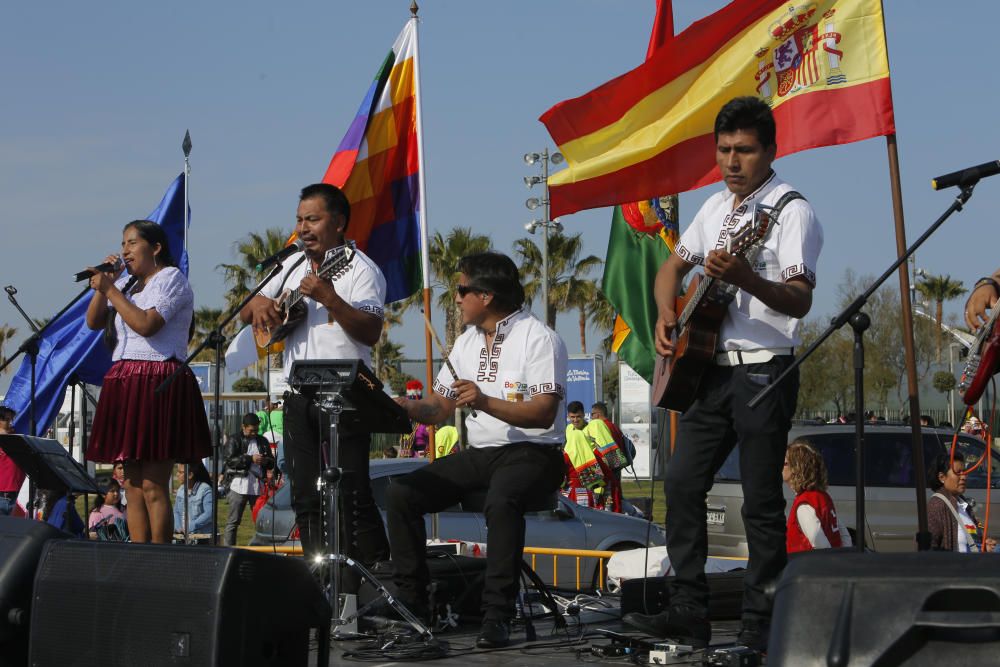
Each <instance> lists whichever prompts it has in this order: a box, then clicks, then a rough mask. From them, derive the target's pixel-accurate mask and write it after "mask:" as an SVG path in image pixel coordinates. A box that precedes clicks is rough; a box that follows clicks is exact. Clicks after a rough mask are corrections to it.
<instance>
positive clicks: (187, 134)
mask: <svg viewBox="0 0 1000 667" xmlns="http://www.w3.org/2000/svg"><path fill="white" fill-rule="evenodd" d="M192 145H193V144H192V143H191V131H190V130H184V141H183V142H182V143H181V150H183V151H184V247H183V250H182V252H187V247H188V225H189V224H190V223H191V220H190V219H189V218H188V216H189V215H190V213H189V211H188V180H190V178H191V160H190V159H189V158H190V157H191V146H192ZM178 261H180V258H178ZM190 270H191V261H190V260H188V271H190Z"/></svg>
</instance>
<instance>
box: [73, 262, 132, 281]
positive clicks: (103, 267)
mask: <svg viewBox="0 0 1000 667" xmlns="http://www.w3.org/2000/svg"><path fill="white" fill-rule="evenodd" d="M121 265H122V260H121V257H119V258H117V259H116V260H115V261H114V262H104V263H103V264H98V265H97V266H95V267H94V268H95V269H96V271H91V270H89V269H88V270H86V271H81V272H80V273H78V274H76V277H75V278H74V279H73V280H74V281H75V282H81V281H84V280H88V279H89V278H90V277H91V276H92V275H94V274H95V273H106V272H108V271H115V270H117V269H118V267H120V266H121Z"/></svg>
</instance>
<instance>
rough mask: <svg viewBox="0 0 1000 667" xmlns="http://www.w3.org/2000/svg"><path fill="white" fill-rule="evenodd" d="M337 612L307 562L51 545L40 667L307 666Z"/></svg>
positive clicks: (37, 644)
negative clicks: (312, 631) (317, 637)
mask: <svg viewBox="0 0 1000 667" xmlns="http://www.w3.org/2000/svg"><path fill="white" fill-rule="evenodd" d="M330 616H331V613H330V607H329V605H328V604H327V601H326V599H325V598H324V596H323V594H322V590H321V589H320V587H319V585H318V584H317V583H316V582H315V580H314V579H313V577H312V575H311V574H310V572H309V569H308V567H307V566H306V564H305V563H304V562H303V561H302V560H301V559H299V558H290V557H282V556H274V555H268V554H260V553H255V552H251V551H246V550H242V549H225V548H213V547H201V546H172V545H149V544H128V543H113V542H86V541H75V540H67V541H61V542H60V541H56V542H49V543H48V544H47V545H46V548H45V550H44V552H43V554H42V559H41V562H40V563H39V565H38V572H37V575H36V578H35V599H34V605H33V607H32V611H31V638H30V661H31V664H32V665H39V666H44V665H66V666H69V665H102V666H107V667H111V666H113V665H114V666H121V667H126V666H128V667H132V666H134V665H191V666H196V665H204V666H205V667H209V666H211V667H223V666H226V667H228V666H230V665H232V666H234V667H235V666H238V665H306V664H307V660H308V651H309V644H308V642H309V628H311V627H325V625H326V624H327V623H329V620H330Z"/></svg>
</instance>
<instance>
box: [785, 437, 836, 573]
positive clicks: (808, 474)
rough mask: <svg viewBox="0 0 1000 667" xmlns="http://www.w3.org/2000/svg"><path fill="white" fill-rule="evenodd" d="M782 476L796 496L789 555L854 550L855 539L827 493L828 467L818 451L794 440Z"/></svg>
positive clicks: (787, 539)
mask: <svg viewBox="0 0 1000 667" xmlns="http://www.w3.org/2000/svg"><path fill="white" fill-rule="evenodd" d="M781 476H782V478H783V479H784V480H785V484H787V485H788V488H790V489H791V490H792V491H793V492H794V493H795V500H794V501H793V502H792V508H791V510H789V512H788V525H787V533H786V537H785V546H786V548H787V550H788V553H790V554H791V553H795V552H797V551H809V550H810V549H829V548H830V547H849V546H851V544H852V543H851V536H850V535H849V534H848V532H847V529H846V528H845V527H844V526H843V525H842V524H840V522H839V521H837V510H836V508H834V506H833V499H832V498H830V494H828V493H827V492H826V487H827V482H826V464H825V463H824V462H823V456H822V455H821V454H820V453H819V452H818V451H816V448H815V447H813V446H812V445H811V444H810V443H809V442H808V441H807V440H805V439H804V438H797V439H795V440H793V441H792V443H791V444H790V445H788V449H787V450H786V452H785V467H784V468H782V471H781Z"/></svg>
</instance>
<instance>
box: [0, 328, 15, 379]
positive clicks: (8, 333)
mask: <svg viewBox="0 0 1000 667" xmlns="http://www.w3.org/2000/svg"><path fill="white" fill-rule="evenodd" d="M16 335H17V329H15V328H14V327H9V326H7V325H6V324H4V325H0V366H2V365H3V364H5V363H7V355H5V354H4V353H3V348H4V345H6V344H7V341H9V340H10V339H12V338H13V337H14V336H16ZM3 370H4V373H6V372H7V369H6V368H5V369H3Z"/></svg>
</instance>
